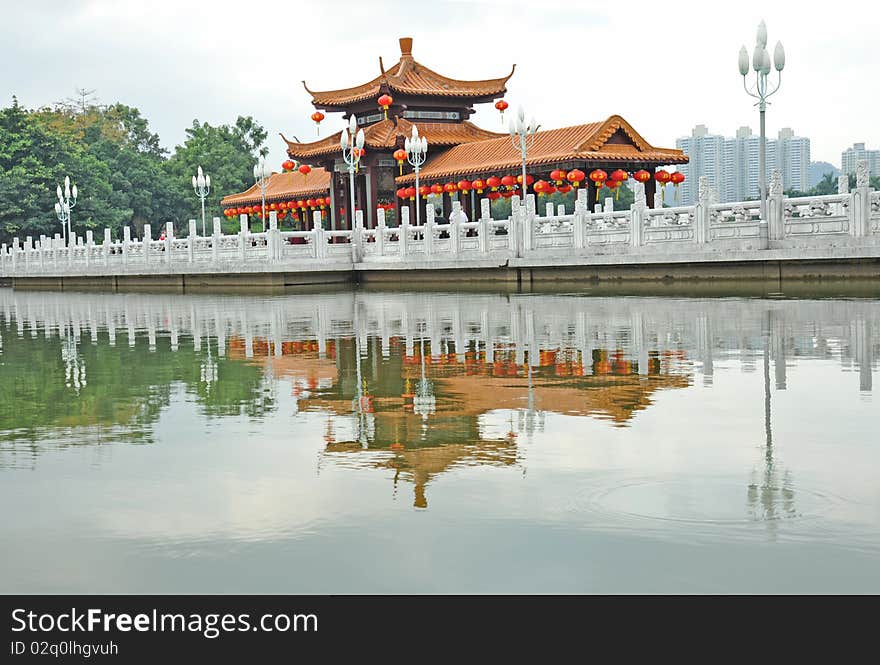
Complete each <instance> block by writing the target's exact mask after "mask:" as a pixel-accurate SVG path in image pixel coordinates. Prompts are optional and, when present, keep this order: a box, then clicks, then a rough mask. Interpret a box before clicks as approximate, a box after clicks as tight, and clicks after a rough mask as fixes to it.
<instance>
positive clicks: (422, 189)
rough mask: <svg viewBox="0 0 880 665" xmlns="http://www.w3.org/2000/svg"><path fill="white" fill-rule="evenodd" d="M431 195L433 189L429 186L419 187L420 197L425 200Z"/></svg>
mask: <svg viewBox="0 0 880 665" xmlns="http://www.w3.org/2000/svg"><path fill="white" fill-rule="evenodd" d="M430 193H431V188H430V187H428V186H427V185H420V186H419V195H420V196H421V197H422V198H423V199H426V198H428V194H430Z"/></svg>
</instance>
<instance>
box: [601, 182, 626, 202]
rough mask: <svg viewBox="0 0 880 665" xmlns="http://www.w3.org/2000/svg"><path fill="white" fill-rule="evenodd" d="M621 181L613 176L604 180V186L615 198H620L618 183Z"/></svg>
mask: <svg viewBox="0 0 880 665" xmlns="http://www.w3.org/2000/svg"><path fill="white" fill-rule="evenodd" d="M622 182H623V181H622V180H615V179H614V178H608V180H606V181H605V186H606V187H607V188H608V189H610V190H611V191H612V192H614V198H615V199H620V185H621V183H622ZM615 190H617V191H615Z"/></svg>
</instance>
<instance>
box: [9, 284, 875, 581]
mask: <svg viewBox="0 0 880 665" xmlns="http://www.w3.org/2000/svg"><path fill="white" fill-rule="evenodd" d="M878 359H880V302H878V301H876V300H866V299H859V300H846V299H825V300H785V299H772V300H771V299H743V298H708V299H687V298H649V297H614V298H611V297H590V296H584V295H577V294H570V295H565V294H557V295H528V294H517V295H494V294H443V293H437V294H426V293H379V292H364V291H342V292H338V293H332V294H296V295H287V296H277V297H276V296H257V295H249V296H223V295H151V294H76V293H23V292H13V291H11V290H8V289H0V505H2V506H3V508H2V512H3V520H2V525H0V556H2V560H3V562H4V565H3V566H2V568H0V591H2V592H5V593H9V592H26V593H27V592H38V593H39V592H87V593H88V592H257V593H263V592H267V593H271V592H292V593H297V592H514V591H516V592H649V593H650V592H803V591H815V592H874V593H877V592H880V408H878V407H880V404H878V400H877V396H875V395H874V394H873V390H874V383H875V380H876V379H877V371H878V370H877V368H878Z"/></svg>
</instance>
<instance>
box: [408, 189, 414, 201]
mask: <svg viewBox="0 0 880 665" xmlns="http://www.w3.org/2000/svg"><path fill="white" fill-rule="evenodd" d="M406 197H407V198H408V199H409V200H410V201H413V200H415V198H416V188H415V187H407V188H406Z"/></svg>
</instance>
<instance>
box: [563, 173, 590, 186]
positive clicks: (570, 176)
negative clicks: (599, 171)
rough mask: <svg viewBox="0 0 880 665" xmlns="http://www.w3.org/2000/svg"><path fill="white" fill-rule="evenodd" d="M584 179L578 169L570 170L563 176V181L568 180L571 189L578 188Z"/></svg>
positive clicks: (584, 176)
mask: <svg viewBox="0 0 880 665" xmlns="http://www.w3.org/2000/svg"><path fill="white" fill-rule="evenodd" d="M584 178H586V175H584V172H583V171H581V170H580V169H572V170H571V171H569V172H568V173H566V174H565V179H566V180H568V181H569V182H570V183H571V184H572V186H573V187H580V185H581V183H582V182H583V181H584Z"/></svg>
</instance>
